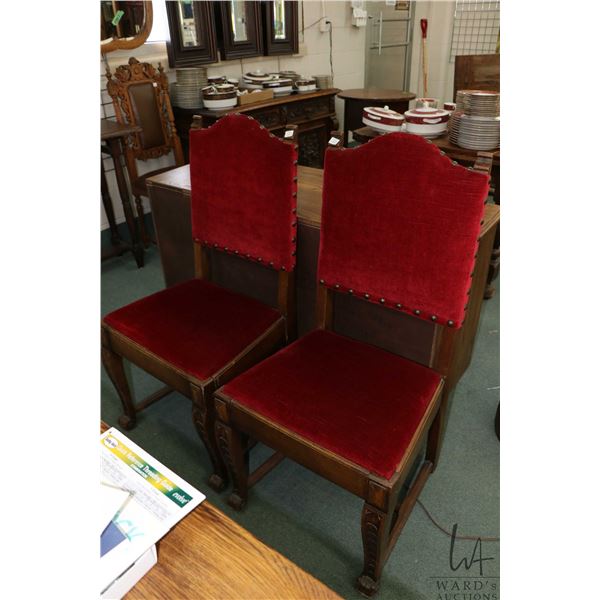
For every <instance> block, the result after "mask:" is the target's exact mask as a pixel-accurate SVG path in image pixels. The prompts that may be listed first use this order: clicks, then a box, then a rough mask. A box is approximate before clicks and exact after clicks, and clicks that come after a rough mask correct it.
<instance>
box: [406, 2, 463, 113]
mask: <svg viewBox="0 0 600 600" xmlns="http://www.w3.org/2000/svg"><path fill="white" fill-rule="evenodd" d="M454 7H455V2H454V1H453V0H434V1H423V0H419V1H418V2H416V4H415V24H414V31H413V47H412V56H411V59H412V60H411V69H410V91H411V92H415V93H416V94H417V98H419V97H422V96H423V68H422V45H421V25H420V22H421V19H427V54H428V64H429V72H428V77H427V87H428V90H427V94H428V96H429V97H430V98H437V99H438V100H440V101H441V102H444V101H445V102H453V101H454V99H453V98H452V92H453V89H454V63H451V62H450V46H451V41H452V24H453V21H454ZM411 104H414V102H413V103H411Z"/></svg>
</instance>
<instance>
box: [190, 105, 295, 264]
mask: <svg viewBox="0 0 600 600" xmlns="http://www.w3.org/2000/svg"><path fill="white" fill-rule="evenodd" d="M297 162H298V161H297V150H296V146H295V145H294V144H290V143H286V142H285V141H282V140H280V139H278V138H276V137H275V136H273V135H272V134H271V133H269V132H268V131H267V130H266V129H265V128H264V127H263V126H262V125H260V124H259V123H258V121H255V120H254V119H252V118H251V117H248V116H244V115H240V114H230V115H226V116H224V117H222V118H221V119H219V120H218V121H217V122H216V123H215V124H214V125H212V126H211V127H209V128H207V129H194V130H191V131H190V177H191V185H192V197H191V207H192V235H193V238H194V240H195V241H196V242H197V243H202V244H203V245H204V246H210V247H213V248H217V249H219V250H222V251H226V252H229V253H232V254H236V255H238V256H240V257H242V258H246V259H249V260H253V261H257V262H259V263H262V264H264V265H265V266H268V267H271V268H274V269H277V270H282V271H288V272H289V271H291V270H293V268H294V266H295V264H296V237H297V233H296V232H297V222H296V221H297V219H296V195H297V176H296V171H297V167H296V165H297Z"/></svg>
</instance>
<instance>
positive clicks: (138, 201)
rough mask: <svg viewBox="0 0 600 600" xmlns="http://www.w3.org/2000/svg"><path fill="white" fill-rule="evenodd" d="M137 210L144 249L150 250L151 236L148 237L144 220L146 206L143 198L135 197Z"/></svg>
mask: <svg viewBox="0 0 600 600" xmlns="http://www.w3.org/2000/svg"><path fill="white" fill-rule="evenodd" d="M135 208H136V211H137V217H138V221H139V224H140V228H139V231H140V234H141V237H142V243H143V244H144V248H148V246H150V242H151V241H152V240H151V239H150V236H149V235H148V230H147V229H146V221H145V219H144V205H143V203H142V198H141V197H140V196H136V197H135Z"/></svg>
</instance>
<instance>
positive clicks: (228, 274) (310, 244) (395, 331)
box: [148, 165, 500, 386]
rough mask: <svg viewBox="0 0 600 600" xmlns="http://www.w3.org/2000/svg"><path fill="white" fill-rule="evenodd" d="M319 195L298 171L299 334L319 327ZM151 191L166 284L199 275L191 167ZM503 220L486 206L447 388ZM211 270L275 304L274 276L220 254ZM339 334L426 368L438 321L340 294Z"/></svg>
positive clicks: (315, 174)
mask: <svg viewBox="0 0 600 600" xmlns="http://www.w3.org/2000/svg"><path fill="white" fill-rule="evenodd" d="M322 189H323V171H322V170H321V169H313V168H310V167H298V198H297V200H298V204H297V206H298V208H297V215H298V242H297V266H296V292H297V310H298V312H297V319H298V331H299V333H300V334H304V333H306V332H308V331H310V330H311V329H314V327H315V325H316V319H315V312H314V307H315V297H316V282H317V257H318V252H319V236H320V225H321V201H322ZM148 191H149V196H150V203H151V205H152V215H153V218H154V226H155V231H156V239H157V244H158V249H159V253H160V258H161V262H162V268H163V274H164V277H165V283H166V285H167V286H172V285H175V284H176V283H179V282H181V281H185V280H186V279H191V278H193V277H194V250H193V242H192V229H191V218H190V173H189V166H188V165H186V166H183V167H179V168H177V169H173V170H171V171H167V172H166V173H162V174H160V175H156V176H154V177H151V178H149V179H148ZM499 220H500V209H499V207H498V206H496V205H493V204H488V205H486V207H485V215H484V221H483V225H482V226H481V233H480V235H481V240H480V245H479V252H478V254H477V261H476V263H475V271H474V275H473V285H472V287H471V301H470V304H469V311H468V312H467V318H466V321H465V324H464V325H463V327H462V328H461V329H460V330H459V332H458V334H457V335H458V347H457V350H456V352H455V355H454V357H453V362H452V369H451V372H450V375H449V377H448V380H447V384H446V385H449V386H453V385H455V384H456V383H457V381H458V380H459V379H460V377H461V376H462V374H463V373H464V371H465V370H466V368H467V367H468V365H469V363H470V360H471V355H472V351H473V344H474V342H475V334H476V332H477V326H478V324H479V315H480V311H481V304H482V302H483V294H484V289H485V286H486V279H487V275H488V268H489V261H490V255H491V251H492V245H493V242H494V236H495V232H496V228H497V226H498V223H499ZM240 264H241V266H240ZM212 265H213V270H212V274H213V277H214V279H215V281H216V282H217V283H219V284H221V285H224V286H226V287H228V288H230V289H233V290H235V291H238V292H240V293H244V294H247V295H250V296H253V297H255V298H256V299H258V300H261V301H262V302H265V303H267V304H270V305H272V306H276V298H277V296H276V288H277V273H276V272H274V271H271V270H270V269H266V268H264V267H263V266H261V265H259V264H255V263H250V262H248V261H242V259H239V258H238V257H235V256H231V255H227V254H225V253H215V254H214V257H213V261H212ZM334 328H335V330H336V331H338V332H339V333H341V334H343V335H348V336H350V337H354V338H356V339H359V340H363V341H366V342H369V343H372V344H376V345H378V346H380V347H382V348H385V349H387V350H389V351H391V352H395V353H397V354H401V355H402V356H405V357H406V358H409V359H411V360H415V361H416V362H419V363H421V364H425V365H428V364H429V362H430V358H431V350H432V347H433V343H434V335H435V324H434V323H430V322H428V321H424V320H421V319H415V318H413V317H411V316H410V315H407V314H404V313H402V312H398V311H392V310H385V309H382V308H381V307H380V306H377V305H375V304H372V303H370V302H364V301H363V300H361V299H360V298H355V297H354V296H349V295H343V294H340V295H339V297H337V298H336V310H335V323H334Z"/></svg>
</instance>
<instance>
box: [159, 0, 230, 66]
mask: <svg viewBox="0 0 600 600" xmlns="http://www.w3.org/2000/svg"><path fill="white" fill-rule="evenodd" d="M166 4H167V19H168V21H169V31H170V36H171V39H170V40H169V41H168V42H167V54H168V56H169V66H170V67H189V66H193V65H198V64H203V63H211V62H217V61H218V60H219V58H218V55H217V42H216V36H215V18H214V14H213V10H212V6H211V3H210V2H191V1H190V0H184V1H179V2H167V3H166Z"/></svg>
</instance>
